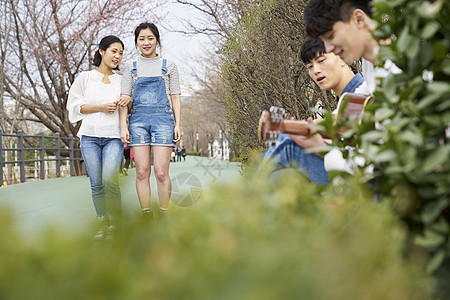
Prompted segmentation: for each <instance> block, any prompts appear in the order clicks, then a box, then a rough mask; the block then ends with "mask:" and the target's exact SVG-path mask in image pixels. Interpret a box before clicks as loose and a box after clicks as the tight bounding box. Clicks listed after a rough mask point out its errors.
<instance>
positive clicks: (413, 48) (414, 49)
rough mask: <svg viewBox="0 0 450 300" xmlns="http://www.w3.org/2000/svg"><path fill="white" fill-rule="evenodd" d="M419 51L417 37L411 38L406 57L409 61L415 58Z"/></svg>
mask: <svg viewBox="0 0 450 300" xmlns="http://www.w3.org/2000/svg"><path fill="white" fill-rule="evenodd" d="M419 50H420V39H419V38H417V37H411V39H410V41H409V47H408V51H407V52H406V55H407V56H408V57H409V58H411V59H412V58H415V57H416V56H417V54H418V53H419Z"/></svg>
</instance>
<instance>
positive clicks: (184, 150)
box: [181, 146, 186, 161]
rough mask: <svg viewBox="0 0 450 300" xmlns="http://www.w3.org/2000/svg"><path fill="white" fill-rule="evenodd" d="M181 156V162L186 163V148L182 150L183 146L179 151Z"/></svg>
mask: <svg viewBox="0 0 450 300" xmlns="http://www.w3.org/2000/svg"><path fill="white" fill-rule="evenodd" d="M181 156H183V161H186V148H184V146H183V148H182V149H181Z"/></svg>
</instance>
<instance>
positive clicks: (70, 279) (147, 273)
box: [0, 173, 431, 300]
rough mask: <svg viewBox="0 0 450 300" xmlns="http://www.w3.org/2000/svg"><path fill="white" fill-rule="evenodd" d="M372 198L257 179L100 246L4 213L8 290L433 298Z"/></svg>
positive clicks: (135, 222) (400, 236)
mask: <svg viewBox="0 0 450 300" xmlns="http://www.w3.org/2000/svg"><path fill="white" fill-rule="evenodd" d="M371 199H372V195H370V194H366V192H365V191H364V190H362V189H360V188H359V187H358V185H356V184H353V183H351V182H349V183H348V184H346V185H343V186H341V187H339V188H335V189H332V190H331V189H330V190H322V189H321V188H320V187H317V186H314V185H311V184H307V183H306V182H305V181H304V180H303V179H302V178H299V177H298V176H297V175H296V174H290V173H288V175H286V176H284V177H281V178H280V180H278V181H276V182H272V181H269V180H262V179H261V177H258V178H253V177H252V176H251V175H249V176H248V177H246V178H244V179H242V180H240V181H236V182H232V183H229V184H226V185H218V186H215V187H214V188H211V189H209V190H208V191H207V192H206V193H205V195H204V198H202V199H201V200H200V201H199V202H198V203H197V204H196V206H194V207H190V208H183V209H181V208H176V207H174V209H173V210H172V214H171V216H170V218H169V219H168V220H160V221H159V222H156V223H152V224H149V223H146V222H144V221H143V220H141V219H140V216H139V215H136V218H134V219H131V220H125V221H124V224H123V226H122V229H121V230H120V231H119V232H118V235H117V236H116V238H115V239H113V240H111V241H104V242H94V241H92V232H86V233H84V234H80V235H77V236H68V235H67V234H65V233H64V232H59V231H58V230H57V229H54V230H52V231H49V232H47V233H45V234H43V235H42V236H41V238H40V239H41V241H40V242H39V243H33V244H31V243H27V242H26V241H25V240H24V239H23V238H21V237H20V235H18V234H17V233H16V232H15V229H14V226H13V224H12V221H11V219H10V218H9V217H8V215H7V214H6V213H2V214H3V215H2V216H1V218H0V222H1V224H0V235H1V236H2V240H3V242H2V243H1V245H0V298H1V299H186V298H191V299H292V298H298V299H396V300H398V299H429V298H430V290H431V289H430V287H431V281H430V279H429V278H427V277H425V276H424V275H423V272H422V271H421V270H420V266H419V265H418V264H414V263H412V262H410V261H409V260H408V259H405V258H404V257H403V256H402V250H403V246H404V240H405V230H404V229H403V228H402V226H401V225H400V224H399V222H398V220H397V218H396V217H394V216H393V215H392V214H391V212H390V208H389V207H388V206H387V205H386V204H385V203H376V202H373V201H372V200H371Z"/></svg>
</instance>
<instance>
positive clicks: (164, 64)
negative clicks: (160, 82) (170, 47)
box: [162, 59, 167, 75]
mask: <svg viewBox="0 0 450 300" xmlns="http://www.w3.org/2000/svg"><path fill="white" fill-rule="evenodd" d="M166 64H167V60H166V59H163V64H162V73H163V75H166V74H167V67H166Z"/></svg>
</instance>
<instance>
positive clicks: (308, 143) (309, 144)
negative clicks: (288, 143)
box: [289, 118, 326, 149]
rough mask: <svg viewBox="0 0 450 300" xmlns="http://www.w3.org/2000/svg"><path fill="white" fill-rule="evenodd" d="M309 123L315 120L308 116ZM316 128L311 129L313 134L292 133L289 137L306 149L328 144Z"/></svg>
mask: <svg viewBox="0 0 450 300" xmlns="http://www.w3.org/2000/svg"><path fill="white" fill-rule="evenodd" d="M306 122H307V123H308V124H311V125H312V124H314V120H313V119H312V118H308V120H306ZM316 132H317V130H316V129H311V134H312V135H311V136H303V135H291V134H289V137H290V138H291V139H292V140H293V141H294V142H295V143H296V144H297V145H299V146H301V147H303V148H304V149H309V148H316V147H323V146H326V143H325V142H324V140H323V137H322V136H321V135H320V134H317V133H316Z"/></svg>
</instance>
